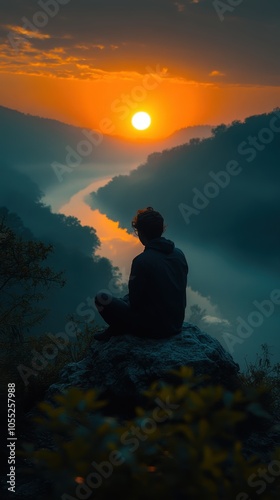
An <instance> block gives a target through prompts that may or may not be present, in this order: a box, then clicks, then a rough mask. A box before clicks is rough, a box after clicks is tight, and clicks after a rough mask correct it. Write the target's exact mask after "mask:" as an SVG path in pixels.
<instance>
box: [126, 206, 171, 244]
mask: <svg viewBox="0 0 280 500" xmlns="http://www.w3.org/2000/svg"><path fill="white" fill-rule="evenodd" d="M131 224H132V227H133V229H134V231H135V232H136V234H137V235H138V237H139V240H140V241H141V243H143V245H146V244H147V243H148V242H149V241H150V240H153V239H154V238H160V236H161V235H162V233H163V232H164V230H165V225H164V220H163V217H162V215H161V214H160V213H159V212H156V210H154V209H153V208H152V207H147V208H144V209H141V210H138V211H137V214H136V215H135V217H134V218H133V220H132V223H131Z"/></svg>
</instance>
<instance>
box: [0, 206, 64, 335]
mask: <svg viewBox="0 0 280 500" xmlns="http://www.w3.org/2000/svg"><path fill="white" fill-rule="evenodd" d="M6 218H7V213H5V212H4V213H2V217H1V220H0V325H1V327H0V333H1V334H2V335H5V337H6V338H7V336H9V335H11V334H12V337H13V336H15V334H18V336H20V335H21V333H22V331H23V329H25V328H27V327H30V326H32V325H34V324H36V323H38V322H39V321H40V320H41V319H42V318H43V317H44V316H45V314H46V312H47V311H45V310H43V309H40V308H39V307H38V305H37V304H38V302H40V300H42V298H43V297H44V294H45V292H46V291H47V290H49V289H50V288H51V287H52V286H54V285H59V286H63V285H64V284H65V283H64V280H63V278H62V273H55V272H54V271H53V270H52V269H51V268H50V267H48V266H45V265H43V262H44V261H46V259H47V257H48V256H49V254H50V253H51V252H52V251H53V246H52V245H45V244H44V243H42V242H39V241H32V240H29V241H25V240H24V239H22V237H20V236H18V235H16V234H15V232H14V231H12V229H10V228H9V227H8V225H7V223H6ZM35 305H36V306H35ZM34 306H35V307H34ZM7 334H8V335H7Z"/></svg>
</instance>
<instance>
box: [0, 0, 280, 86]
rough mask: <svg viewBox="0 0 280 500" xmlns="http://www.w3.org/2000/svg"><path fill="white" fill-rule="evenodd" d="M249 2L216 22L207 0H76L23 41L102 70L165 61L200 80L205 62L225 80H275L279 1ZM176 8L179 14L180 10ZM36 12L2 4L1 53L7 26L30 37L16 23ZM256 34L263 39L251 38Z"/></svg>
mask: <svg viewBox="0 0 280 500" xmlns="http://www.w3.org/2000/svg"><path fill="white" fill-rule="evenodd" d="M2 3H3V2H2ZM255 4H256V2H255V0H247V2H243V4H242V5H241V6H240V7H237V8H236V9H235V12H234V16H228V18H227V19H226V21H225V23H220V21H219V19H218V16H217V15H216V13H215V10H214V8H213V5H212V2H208V1H207V2H206V1H199V2H197V1H196V2H194V1H188V2H186V1H180V0H178V1H177V2H172V1H170V0H143V1H142V2H141V3H135V2H129V1H128V0H121V1H120V2H115V0H114V1H113V0H107V1H106V2H99V1H91V0H80V1H79V2H69V3H68V4H67V5H64V6H62V5H61V7H60V11H59V13H58V14H57V15H56V16H55V17H53V18H51V17H50V18H49V20H48V23H47V25H46V26H45V27H44V28H39V29H38V31H37V33H35V34H34V33H33V38H32V39H31V38H29V39H28V38H26V40H27V41H29V42H32V47H33V49H35V48H37V49H38V50H39V51H40V50H42V49H43V50H44V51H46V52H47V51H49V50H51V49H54V48H55V47H56V46H61V47H63V48H64V50H65V54H67V57H68V58H78V59H80V60H79V63H80V64H87V65H88V66H90V67H97V68H100V69H101V70H103V71H109V70H110V69H112V67H113V68H114V71H136V72H139V73H143V68H144V67H145V66H146V65H147V64H148V63H149V64H150V62H152V63H154V64H161V66H167V67H168V68H169V72H170V76H173V77H175V76H176V77H181V78H183V79H185V80H193V81H199V82H202V81H204V78H205V67H208V66H209V64H211V66H212V65H213V66H214V67H215V66H216V67H218V68H219V67H220V68H223V73H224V75H225V76H224V78H225V81H227V82H228V83H243V84H254V83H255V84H263V85H265V84H266V85H279V82H280V75H279V71H278V60H279V55H280V34H279V29H278V24H277V19H278V17H279V13H280V4H279V2H278V1H277V0H271V2H270V8H269V9H268V8H266V7H267V6H266V3H265V0H260V2H258V4H257V5H255ZM178 10H179V11H180V14H183V15H178ZM37 12H38V5H34V2H32V1H31V0H25V1H24V2H19V1H17V0H14V1H13V2H5V5H4V6H3V9H2V24H1V26H0V45H1V49H2V50H3V49H4V50H7V49H6V42H7V35H8V33H9V30H12V33H14V34H15V35H17V36H23V34H26V35H29V34H30V31H28V28H25V30H27V31H24V28H23V26H24V22H23V21H22V20H23V19H24V18H25V19H28V21H29V22H31V23H34V19H35V20H36V13H37ZM34 16H35V17H34ZM166 26H168V37H166ZM29 30H30V28H29ZM202 32H203V37H201V33H202ZM259 32H262V37H258V36H257V33H259ZM237 33H238V36H237ZM35 37H36V38H35ZM252 40H253V43H252ZM87 47H88V48H87ZM102 47H104V48H102ZM271 47H274V50H271ZM28 48H29V46H28V45H26V44H24V42H23V45H22V48H21V52H25V51H27V52H28ZM241 54H242V56H240V55H241ZM10 55H11V57H12V54H10ZM17 57H18V58H19V62H18V64H20V63H21V57H22V55H20V54H16V53H15V51H14V52H13V58H14V64H13V66H15V65H16V64H17V63H16V62H15V59H17ZM10 62H11V63H12V61H10ZM25 69H26V68H25ZM214 71H217V70H214ZM71 72H73V73H74V76H75V75H77V72H76V71H75V68H74V66H72V67H71V68H69V70H65V74H66V75H69V74H70V73H71ZM213 76H222V75H213ZM209 78H212V76H210V77H209Z"/></svg>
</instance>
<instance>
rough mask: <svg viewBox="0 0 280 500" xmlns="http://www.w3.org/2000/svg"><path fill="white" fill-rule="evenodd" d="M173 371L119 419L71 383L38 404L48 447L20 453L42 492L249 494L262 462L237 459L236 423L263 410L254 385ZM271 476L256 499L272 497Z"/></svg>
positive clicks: (169, 498) (177, 499) (133, 498)
mask: <svg viewBox="0 0 280 500" xmlns="http://www.w3.org/2000/svg"><path fill="white" fill-rule="evenodd" d="M173 374H174V376H175V377H177V378H178V381H179V384H178V385H177V384H176V385H167V384H164V383H162V382H155V383H154V384H152V386H151V387H150V389H149V390H148V391H146V392H145V395H146V397H147V405H146V406H145V408H136V415H135V417H134V418H132V419H131V420H127V421H119V420H118V419H117V418H111V417H110V418H109V417H106V416H104V415H102V411H101V410H102V408H103V406H104V404H105V402H104V401H102V400H100V396H99V395H98V393H97V391H95V390H90V391H87V392H83V391H82V390H80V389H78V388H74V387H73V388H71V389H70V390H69V391H67V392H66V393H65V394H63V395H57V396H56V397H55V398H54V403H48V402H43V403H41V404H40V405H39V409H40V412H41V413H40V416H37V418H36V422H37V425H39V426H42V430H44V431H46V430H48V431H50V432H51V433H52V436H53V438H54V441H55V446H54V448H53V449H44V448H41V449H35V448H34V446H33V445H31V444H25V447H24V448H25V450H24V451H22V454H23V455H24V456H26V457H28V458H29V459H30V460H31V461H32V464H33V467H34V472H35V474H36V476H38V474H39V475H40V476H41V477H42V478H43V479H47V481H48V482H49V485H50V492H49V493H48V498H53V499H54V500H55V499H59V498H62V499H63V500H70V499H72V500H73V499H77V498H84V499H93V498H94V499H95V498H96V499H104V500H105V499H107V498H108V497H112V496H114V497H118V498H119V497H121V498H129V499H130V500H140V499H141V500H142V498H146V499H148V500H149V499H154V498H158V497H159V498H161V499H163V500H165V499H166V500H173V499H174V500H181V499H185V498H191V499H193V500H195V499H199V500H200V499H201V498H207V499H210V500H211V499H213V500H214V499H215V500H217V499H221V500H224V499H227V500H231V499H236V498H237V495H238V494H239V493H241V492H244V495H245V492H248V496H242V500H243V499H244V500H245V498H248V499H249V498H251V494H252V493H253V492H252V486H251V487H249V486H248V479H249V478H250V477H252V474H256V475H258V470H259V468H260V466H261V465H263V467H267V465H266V464H261V463H260V460H259V459H258V458H257V457H252V458H250V459H245V458H244V456H243V453H242V449H243V448H242V442H241V440H240V439H239V433H238V427H239V425H240V424H242V423H244V422H245V421H246V420H247V419H248V414H249V413H250V412H252V411H253V412H254V413H255V414H256V415H257V416H259V415H261V416H262V415H263V410H262V408H261V406H260V404H259V395H258V391H253V390H252V389H250V390H249V391H248V390H245V389H244V390H238V391H236V392H234V393H232V392H229V391H226V390H225V389H224V388H223V387H221V386H203V385H201V383H200V382H201V381H200V380H198V379H197V378H195V377H194V376H193V372H192V370H191V369H190V368H187V367H185V368H182V369H181V370H180V371H179V372H173ZM274 458H275V459H277V458H278V460H279V459H280V449H278V450H276V452H275V457H274ZM256 477H257V476H256ZM274 479H275V478H273V481H270V483H267V485H266V488H265V492H264V493H263V495H262V499H263V500H267V499H271V498H277V496H278V498H279V487H278V489H277V481H275V482H274Z"/></svg>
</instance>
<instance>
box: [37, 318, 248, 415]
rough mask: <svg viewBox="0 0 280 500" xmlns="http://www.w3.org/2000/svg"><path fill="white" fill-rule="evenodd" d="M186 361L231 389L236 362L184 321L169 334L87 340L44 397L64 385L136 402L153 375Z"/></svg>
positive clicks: (197, 371) (156, 377)
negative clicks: (166, 336) (85, 349)
mask: <svg viewBox="0 0 280 500" xmlns="http://www.w3.org/2000/svg"><path fill="white" fill-rule="evenodd" d="M182 366H191V367H193V369H194V373H195V375H208V376H209V382H210V383H213V384H222V385H224V386H225V387H227V388H228V389H235V388H236V384H237V374H238V372H239V366H238V365H237V364H236V363H235V362H234V361H233V359H232V357H231V355H230V354H229V353H228V352H226V351H225V350H224V348H223V347H222V345H221V344H220V343H219V342H218V340H216V339H215V338H213V337H210V335H208V334H207V333H204V332H202V331H201V330H200V329H199V328H198V327H196V326H195V325H192V324H190V323H184V326H183V331H182V333H180V334H178V335H176V336H174V337H171V338H169V339H159V340H155V339H147V338H139V337H134V336H132V335H122V336H118V337H112V338H111V339H110V340H109V341H107V342H100V341H97V340H93V343H92V347H91V350H90V352H89V354H88V355H87V357H86V358H85V359H83V360H82V361H80V362H78V363H70V364H68V365H66V366H65V367H64V369H63V370H62V372H61V374H60V379H59V380H58V382H57V383H56V384H53V385H52V386H50V388H49V390H48V393H47V398H48V397H50V396H52V395H53V394H54V393H56V392H57V391H64V390H65V389H66V388H67V387H69V386H78V387H82V388H84V389H88V388H92V387H96V388H99V389H100V391H101V392H102V393H106V395H108V396H109V399H110V401H112V400H115V402H116V404H117V405H119V406H120V407H123V405H124V406H125V402H130V403H131V404H133V403H135V402H138V401H137V397H138V396H140V394H141V392H142V391H143V390H145V389H146V388H147V387H148V386H149V385H150V383H151V382H152V381H153V380H159V379H160V380H166V381H168V380H170V378H171V376H170V373H169V372H170V370H174V369H179V368H180V367H182Z"/></svg>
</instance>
